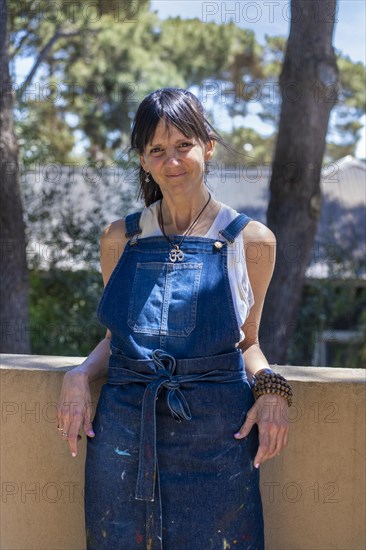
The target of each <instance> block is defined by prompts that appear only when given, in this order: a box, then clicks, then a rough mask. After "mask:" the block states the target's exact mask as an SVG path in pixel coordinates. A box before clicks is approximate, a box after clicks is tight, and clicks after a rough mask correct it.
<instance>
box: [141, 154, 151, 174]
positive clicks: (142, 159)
mask: <svg viewBox="0 0 366 550" xmlns="http://www.w3.org/2000/svg"><path fill="white" fill-rule="evenodd" d="M140 164H141V166H142V168H143V169H144V170H145V172H148V171H149V170H146V168H147V166H146V162H145V157H144V155H140Z"/></svg>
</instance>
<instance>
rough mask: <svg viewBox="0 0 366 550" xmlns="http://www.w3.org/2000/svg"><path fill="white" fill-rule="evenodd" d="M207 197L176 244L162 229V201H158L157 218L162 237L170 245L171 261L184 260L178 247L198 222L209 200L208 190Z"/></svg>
mask: <svg viewBox="0 0 366 550" xmlns="http://www.w3.org/2000/svg"><path fill="white" fill-rule="evenodd" d="M208 194H209V197H208V201H207V202H206V204H205V206H204V207H203V208H202V210H201V211H200V213H199V214H198V216H197V217H196V218H195V220H194V221H193V222H192V223H191V225H190V226H189V227H188V229H187V230H186V231H185V232H184V234H183V238H182V240H181V241H180V243H178V244H175V243H174V242H173V241H172V240H171V239H170V238H169V236H168V235H167V234H166V233H165V229H164V220H163V214H162V211H161V203H162V200H161V201H160V207H159V218H160V225H161V229H162V231H163V235H164V237H165V238H166V240H167V241H168V242H169V243H170V246H171V250H170V252H169V260H170V261H171V262H176V261H177V260H178V261H179V262H182V261H183V260H184V252H183V250H181V249H180V247H181V245H182V243H183V241H184V239H185V238H186V236H187V235H188V233H189V232H190V231H191V230H192V229H193V227H194V226H195V225H196V223H197V222H198V220H199V218H200V216H201V215H202V214H203V211H204V210H205V208H206V207H207V205H208V203H209V202H210V200H211V193H210V192H209V193H208Z"/></svg>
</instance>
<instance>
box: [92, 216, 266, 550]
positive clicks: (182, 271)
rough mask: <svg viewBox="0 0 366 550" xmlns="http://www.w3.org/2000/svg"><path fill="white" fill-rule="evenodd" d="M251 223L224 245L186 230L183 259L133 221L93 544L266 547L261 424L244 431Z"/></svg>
mask: <svg viewBox="0 0 366 550" xmlns="http://www.w3.org/2000/svg"><path fill="white" fill-rule="evenodd" d="M249 219H250V218H248V217H247V216H244V215H240V216H238V218H237V219H236V220H234V222H232V223H231V224H230V225H229V226H228V227H227V228H225V229H224V230H223V231H222V233H221V235H222V238H221V239H219V240H220V242H221V244H222V246H221V247H217V246H215V241H214V240H212V239H207V238H202V237H187V238H186V239H185V240H184V244H183V245H182V250H183V251H184V254H185V257H184V260H183V262H181V263H176V264H174V263H172V262H170V261H169V257H168V254H169V250H170V246H169V243H168V242H167V241H166V240H165V239H164V238H163V237H148V238H143V239H138V237H137V235H138V230H139V228H138V220H139V217H138V215H136V214H135V215H132V217H130V218H127V223H126V226H127V231H128V232H129V236H131V237H132V239H131V240H130V241H129V242H128V243H127V245H126V248H125V251H124V253H123V255H122V257H121V258H120V260H119V262H118V264H117V266H116V268H115V270H114V272H113V273H112V275H111V277H110V279H109V281H108V284H107V286H106V288H105V289H104V292H103V295H102V298H101V301H100V303H99V307H98V317H99V320H100V321H101V322H102V323H103V324H104V325H105V326H107V327H108V328H109V329H110V330H111V332H112V338H111V356H110V359H109V369H108V382H107V383H106V384H105V385H104V386H103V388H102V391H101V395H100V398H99V401H98V405H97V409H96V413H95V417H94V421H93V427H94V431H95V434H96V435H95V437H94V438H88V443H87V459H86V464H85V520H86V532H87V548H88V549H89V550H97V549H98V550H99V549H110V548H111V549H112V548H113V549H121V550H124V549H126V550H134V549H143V548H148V549H149V550H161V549H164V550H172V549H173V548H174V549H179V550H209V549H211V550H219V549H222V548H235V549H238V550H263V548H264V542H263V516H262V504H261V498H260V492H259V472H258V470H256V469H255V468H254V467H253V459H254V456H255V453H256V450H257V447H258V432H257V429H256V426H255V427H254V428H253V429H252V431H251V433H250V434H249V435H248V437H247V438H245V439H244V440H236V439H234V437H233V434H234V433H235V432H236V431H237V430H238V429H239V428H240V426H241V424H242V423H243V422H244V420H245V417H246V413H247V411H248V409H249V408H250V407H251V406H252V404H253V402H254V398H253V394H252V391H251V389H250V387H249V384H248V382H247V379H246V374H245V368H244V361H243V357H242V354H241V353H240V351H239V350H238V349H236V347H235V345H236V342H237V341H238V339H239V330H238V327H237V322H236V317H235V310H234V305H233V299H232V295H231V290H230V284H229V279H228V273H227V253H228V252H227V246H226V244H227V240H231V239H234V238H235V235H236V234H237V233H238V232H239V231H241V229H242V228H243V227H244V225H245V224H246V223H247V222H248V221H249ZM136 237H137V238H136ZM180 239H181V238H180ZM180 239H179V237H177V242H179V240H180Z"/></svg>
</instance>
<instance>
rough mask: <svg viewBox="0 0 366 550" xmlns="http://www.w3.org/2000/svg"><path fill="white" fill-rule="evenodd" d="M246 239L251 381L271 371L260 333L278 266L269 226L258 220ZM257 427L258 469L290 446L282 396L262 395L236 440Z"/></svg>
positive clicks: (246, 344)
mask: <svg viewBox="0 0 366 550" xmlns="http://www.w3.org/2000/svg"><path fill="white" fill-rule="evenodd" d="M243 236H244V242H245V243H246V261H247V268H248V275H249V280H250V284H251V287H252V290H253V294H254V300H255V303H254V305H253V307H252V308H251V310H250V313H249V315H248V317H247V319H246V321H245V323H244V325H243V327H242V328H243V332H244V335H245V339H244V341H243V342H242V343H241V345H240V347H241V350H242V353H243V358H244V362H245V368H246V373H247V377H248V380H249V382H250V381H251V379H252V377H253V375H254V374H255V373H256V372H258V371H259V370H261V369H264V368H269V364H268V361H267V359H266V357H265V356H264V354H263V352H262V350H261V349H260V345H259V337H258V333H259V325H260V321H261V315H262V311H263V305H264V299H265V296H266V293H267V290H268V286H269V283H270V281H271V278H272V274H273V270H274V266H275V255H276V254H275V247H276V238H275V236H274V234H273V233H272V231H271V230H270V229H269V228H268V227H266V226H265V225H263V224H261V223H260V222H256V221H252V222H250V223H249V224H248V225H247V226H246V228H245V230H244V232H243ZM248 243H250V244H248ZM254 424H258V430H259V448H258V451H257V454H256V456H255V458H254V465H255V467H256V468H258V467H259V465H260V464H261V463H262V462H264V461H265V460H268V459H270V458H273V457H274V456H276V455H278V454H279V453H280V451H281V450H282V449H283V448H284V447H286V445H287V442H288V427H289V426H288V418H287V402H286V400H285V399H284V398H283V397H281V396H279V395H274V394H267V395H261V396H260V397H259V398H258V399H257V400H256V402H255V403H254V405H253V407H252V408H251V409H250V410H249V411H248V413H247V417H246V420H245V422H244V424H243V425H242V427H241V428H240V430H239V432H238V433H237V434H235V437H237V438H238V439H240V438H243V437H246V436H247V435H248V434H249V432H250V430H251V429H252V427H253V425H254Z"/></svg>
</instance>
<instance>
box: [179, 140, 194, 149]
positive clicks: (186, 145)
mask: <svg viewBox="0 0 366 550" xmlns="http://www.w3.org/2000/svg"><path fill="white" fill-rule="evenodd" d="M192 145H193V143H189V142H188V141H185V142H184V143H181V144H180V145H179V147H184V148H186V147H191V146H192Z"/></svg>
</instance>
